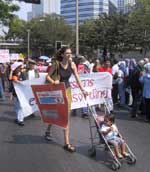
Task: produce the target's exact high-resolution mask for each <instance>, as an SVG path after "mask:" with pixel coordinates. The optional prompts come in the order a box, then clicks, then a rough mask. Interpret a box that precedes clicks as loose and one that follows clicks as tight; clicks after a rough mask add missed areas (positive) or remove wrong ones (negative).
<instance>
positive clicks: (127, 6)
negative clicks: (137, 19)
mask: <svg viewBox="0 0 150 172" xmlns="http://www.w3.org/2000/svg"><path fill="white" fill-rule="evenodd" d="M134 5H135V0H118V12H121V13H124V14H125V13H128V12H130V10H131V7H132V6H134Z"/></svg>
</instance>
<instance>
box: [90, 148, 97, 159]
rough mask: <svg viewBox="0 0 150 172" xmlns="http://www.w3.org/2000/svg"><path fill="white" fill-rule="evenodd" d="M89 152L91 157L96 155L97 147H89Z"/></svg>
mask: <svg viewBox="0 0 150 172" xmlns="http://www.w3.org/2000/svg"><path fill="white" fill-rule="evenodd" d="M88 154H89V156H90V157H94V156H96V149H95V148H91V149H89V150H88Z"/></svg>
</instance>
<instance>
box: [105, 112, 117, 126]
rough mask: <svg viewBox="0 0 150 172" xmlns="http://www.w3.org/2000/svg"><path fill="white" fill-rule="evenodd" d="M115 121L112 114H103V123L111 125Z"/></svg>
mask: <svg viewBox="0 0 150 172" xmlns="http://www.w3.org/2000/svg"><path fill="white" fill-rule="evenodd" d="M114 122H115V116H114V115H112V114H108V115H105V117H104V123H105V124H106V125H108V126H111V125H112V124H114Z"/></svg>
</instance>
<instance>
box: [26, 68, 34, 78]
mask: <svg viewBox="0 0 150 172" xmlns="http://www.w3.org/2000/svg"><path fill="white" fill-rule="evenodd" d="M28 76H29V80H32V79H34V78H35V71H34V69H33V70H29V71H28Z"/></svg>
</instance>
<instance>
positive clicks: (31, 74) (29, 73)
mask: <svg viewBox="0 0 150 172" xmlns="http://www.w3.org/2000/svg"><path fill="white" fill-rule="evenodd" d="M35 65H36V62H35V61H34V60H32V59H29V60H28V64H27V68H26V70H25V71H24V72H23V73H22V75H23V78H24V80H32V79H34V78H39V73H38V71H37V70H35Z"/></svg>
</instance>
